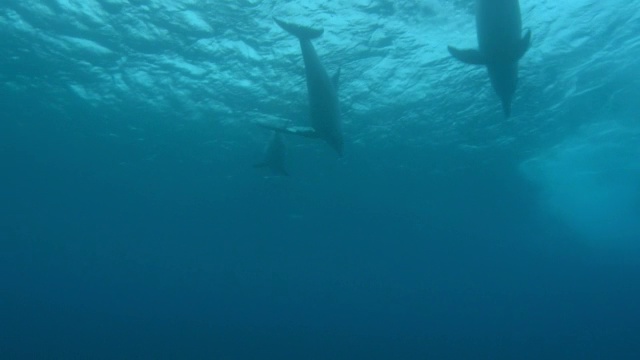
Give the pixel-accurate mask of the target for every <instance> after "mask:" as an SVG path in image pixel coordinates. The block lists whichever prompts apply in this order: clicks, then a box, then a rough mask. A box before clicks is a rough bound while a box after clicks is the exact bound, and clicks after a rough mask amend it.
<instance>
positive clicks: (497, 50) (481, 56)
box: [448, 0, 531, 117]
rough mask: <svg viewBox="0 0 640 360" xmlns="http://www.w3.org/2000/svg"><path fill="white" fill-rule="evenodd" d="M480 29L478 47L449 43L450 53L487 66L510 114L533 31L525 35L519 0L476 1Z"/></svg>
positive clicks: (477, 21)
mask: <svg viewBox="0 0 640 360" xmlns="http://www.w3.org/2000/svg"><path fill="white" fill-rule="evenodd" d="M476 32H477V37H478V50H475V49H458V48H455V47H453V46H449V47H448V49H449V53H450V54H451V55H452V56H453V57H455V58H456V59H458V60H460V61H462V62H464V63H467V64H474V65H485V66H486V67H487V71H488V73H489V79H491V85H492V86H493V89H494V90H495V92H496V94H497V95H498V96H499V97H500V100H501V101H502V110H503V111H504V115H505V116H506V117H509V116H511V100H512V98H513V94H514V93H515V91H516V86H517V84H518V60H520V58H521V57H522V56H523V55H524V53H525V52H527V50H528V49H529V45H530V42H531V31H529V30H527V31H526V33H525V34H524V36H522V20H521V18H520V4H519V3H518V0H476Z"/></svg>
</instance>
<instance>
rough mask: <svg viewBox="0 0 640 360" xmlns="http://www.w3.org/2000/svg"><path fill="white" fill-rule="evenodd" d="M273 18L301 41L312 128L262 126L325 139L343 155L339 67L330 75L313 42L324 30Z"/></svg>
mask: <svg viewBox="0 0 640 360" xmlns="http://www.w3.org/2000/svg"><path fill="white" fill-rule="evenodd" d="M274 20H275V22H276V23H277V24H278V25H279V26H280V27H281V28H283V29H284V30H286V31H287V32H288V33H290V34H292V35H294V36H296V37H297V38H298V40H299V41H300V48H301V49H302V58H303V59H304V67H305V73H306V77H307V90H308V93H309V107H310V117H311V127H300V126H298V127H286V128H276V127H273V126H269V125H266V124H262V126H264V127H267V128H270V129H273V130H276V131H281V132H287V133H290V134H295V135H300V136H305V137H309V138H318V139H322V140H324V141H326V142H327V143H328V144H329V145H330V146H331V147H332V148H333V149H334V150H335V151H336V152H337V153H338V154H339V155H340V156H342V148H343V138H342V129H341V122H340V106H339V103H338V78H339V76H340V69H338V71H337V72H336V74H335V75H334V76H333V77H332V78H330V77H329V75H328V74H327V71H326V70H325V69H324V66H322V63H321V62H320V59H319V58H318V54H317V53H316V50H315V49H314V47H313V44H311V40H312V39H315V38H317V37H319V36H320V35H322V33H323V32H324V29H313V28H310V27H305V26H300V25H296V24H291V23H287V22H284V21H281V20H279V19H276V18H274Z"/></svg>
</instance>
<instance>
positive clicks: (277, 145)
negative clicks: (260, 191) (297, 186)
mask: <svg viewBox="0 0 640 360" xmlns="http://www.w3.org/2000/svg"><path fill="white" fill-rule="evenodd" d="M286 153H287V151H286V147H285V145H284V141H283V140H282V134H281V133H279V132H277V131H274V132H273V136H271V140H269V143H268V144H267V147H266V148H265V150H264V158H263V160H262V162H259V163H257V164H255V165H254V167H257V168H259V167H267V168H269V169H270V170H271V171H272V172H273V173H274V174H278V175H285V176H289V173H288V172H287V168H286V166H285V164H284V162H285V156H286Z"/></svg>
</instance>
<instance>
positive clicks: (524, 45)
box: [516, 29, 531, 60]
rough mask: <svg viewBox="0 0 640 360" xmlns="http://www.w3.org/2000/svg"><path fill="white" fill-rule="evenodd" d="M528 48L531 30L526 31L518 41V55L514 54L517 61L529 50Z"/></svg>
mask: <svg viewBox="0 0 640 360" xmlns="http://www.w3.org/2000/svg"><path fill="white" fill-rule="evenodd" d="M529 46H531V30H529V29H527V32H526V33H525V34H524V36H523V37H522V39H521V40H520V43H518V53H517V54H516V55H517V58H516V59H517V60H520V58H521V57H523V56H524V53H526V52H527V50H529Z"/></svg>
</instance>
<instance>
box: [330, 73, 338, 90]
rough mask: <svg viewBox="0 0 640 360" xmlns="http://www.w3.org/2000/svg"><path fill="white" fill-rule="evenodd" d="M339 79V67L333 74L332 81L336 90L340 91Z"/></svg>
mask: <svg viewBox="0 0 640 360" xmlns="http://www.w3.org/2000/svg"><path fill="white" fill-rule="evenodd" d="M339 81H340V68H338V71H336V73H335V74H333V77H332V78H331V82H332V83H333V88H334V89H336V91H338V84H339Z"/></svg>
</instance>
